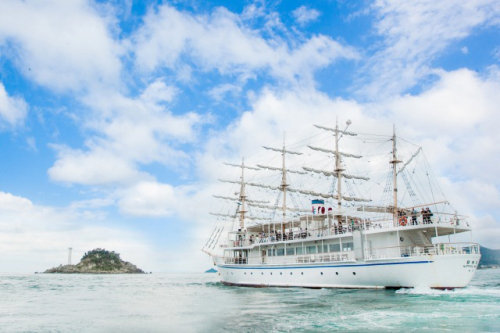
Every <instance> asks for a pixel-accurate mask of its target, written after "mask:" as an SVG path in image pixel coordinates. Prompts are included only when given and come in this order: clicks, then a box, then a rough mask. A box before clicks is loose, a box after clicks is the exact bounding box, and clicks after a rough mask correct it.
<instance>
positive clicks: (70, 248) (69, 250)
mask: <svg viewBox="0 0 500 333" xmlns="http://www.w3.org/2000/svg"><path fill="white" fill-rule="evenodd" d="M71 251H73V248H72V247H68V265H71Z"/></svg>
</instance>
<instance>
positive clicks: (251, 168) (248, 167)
mask: <svg viewBox="0 0 500 333" xmlns="http://www.w3.org/2000/svg"><path fill="white" fill-rule="evenodd" d="M224 164H225V165H229V166H233V167H237V168H245V169H250V170H260V169H259V168H255V167H250V166H246V165H245V166H242V165H240V164H232V163H224Z"/></svg>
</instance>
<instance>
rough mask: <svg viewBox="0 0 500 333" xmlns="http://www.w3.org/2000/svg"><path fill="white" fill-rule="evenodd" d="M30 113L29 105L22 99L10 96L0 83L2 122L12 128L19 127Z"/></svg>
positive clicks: (0, 113)
mask: <svg viewBox="0 0 500 333" xmlns="http://www.w3.org/2000/svg"><path fill="white" fill-rule="evenodd" d="M27 113H28V104H27V103H26V102H25V101H24V99H23V98H21V97H12V96H9V94H8V93H7V91H6V90H5V87H4V85H3V84H2V83H1V82H0V120H3V121H4V122H5V123H7V124H9V125H10V126H13V127H15V126H19V125H20V124H22V123H23V121H24V119H25V118H26V115H27Z"/></svg>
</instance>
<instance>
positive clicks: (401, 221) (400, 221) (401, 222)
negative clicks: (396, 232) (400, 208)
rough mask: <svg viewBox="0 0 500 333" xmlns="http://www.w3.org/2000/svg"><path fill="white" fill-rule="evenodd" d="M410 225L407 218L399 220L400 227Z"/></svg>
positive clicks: (403, 217)
mask: <svg viewBox="0 0 500 333" xmlns="http://www.w3.org/2000/svg"><path fill="white" fill-rule="evenodd" d="M407 223H408V220H407V219H406V216H401V217H400V218H399V225H403V226H404V225H406V224H407Z"/></svg>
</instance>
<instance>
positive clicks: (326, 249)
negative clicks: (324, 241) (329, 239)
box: [323, 245, 328, 253]
mask: <svg viewBox="0 0 500 333" xmlns="http://www.w3.org/2000/svg"><path fill="white" fill-rule="evenodd" d="M323 252H325V253H326V252H328V245H323Z"/></svg>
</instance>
